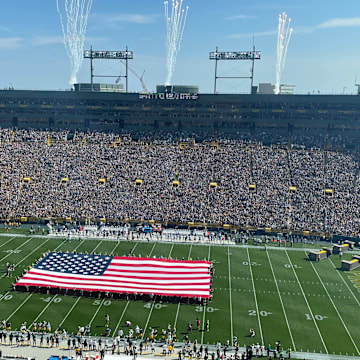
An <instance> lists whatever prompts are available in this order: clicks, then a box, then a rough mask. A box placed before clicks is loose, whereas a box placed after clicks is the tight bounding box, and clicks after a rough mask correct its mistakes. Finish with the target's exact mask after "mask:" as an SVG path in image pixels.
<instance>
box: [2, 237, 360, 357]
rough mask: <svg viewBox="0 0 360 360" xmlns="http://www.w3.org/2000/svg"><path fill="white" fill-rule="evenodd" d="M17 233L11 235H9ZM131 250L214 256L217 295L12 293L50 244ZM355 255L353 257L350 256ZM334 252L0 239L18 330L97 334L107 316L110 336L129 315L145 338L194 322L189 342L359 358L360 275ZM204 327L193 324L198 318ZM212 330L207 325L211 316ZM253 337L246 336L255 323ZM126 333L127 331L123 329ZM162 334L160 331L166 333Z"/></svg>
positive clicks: (7, 313)
mask: <svg viewBox="0 0 360 360" xmlns="http://www.w3.org/2000/svg"><path fill="white" fill-rule="evenodd" d="M9 235H10V234H9ZM130 249H133V254H134V255H136V256H143V257H145V256H147V255H148V256H157V257H160V256H163V257H169V256H171V257H172V258H178V259H182V258H185V259H193V260H195V259H197V258H200V259H210V260H211V261H213V262H214V266H215V278H214V280H213V288H214V297H213V301H212V302H211V303H210V304H209V305H208V306H206V307H203V306H199V305H186V304H173V303H159V302H144V301H141V300H140V301H126V300H110V299H95V298H86V297H84V298H80V297H72V296H61V295H46V294H39V293H22V292H14V291H12V290H11V283H12V282H14V281H15V279H14V277H15V276H19V275H20V274H22V272H23V270H24V268H27V267H28V266H29V265H31V264H32V263H33V262H34V261H35V260H36V259H38V258H39V257H40V256H41V255H42V253H44V252H45V251H47V250H55V251H64V252H65V251H70V252H72V251H74V250H76V251H77V252H78V253H81V252H88V253H90V252H93V251H95V252H96V253H101V254H104V253H106V254H114V255H118V256H122V255H125V254H128V253H129V251H130ZM355 252H356V251H355ZM350 257H351V253H349V254H348V255H346V254H345V255H344V257H343V258H345V259H347V258H350ZM7 262H9V263H14V264H15V265H16V269H15V272H14V275H13V278H7V277H5V270H6V263H7ZM340 262H341V261H340V259H339V257H338V256H333V257H332V258H330V259H325V260H322V261H320V262H317V263H312V262H309V261H307V260H306V253H305V251H304V250H303V249H301V248H296V249H283V248H281V249H280V248H271V249H268V250H265V249H264V247H263V246H261V247H246V246H242V245H239V246H209V245H197V244H193V245H192V244H179V243H154V242H136V243H135V242H126V241H123V242H119V243H118V242H116V241H108V240H81V241H79V240H72V241H69V240H64V239H60V238H52V237H47V238H45V237H43V238H42V237H29V236H0V275H1V279H0V294H1V296H0V314H1V315H0V316H1V319H0V320H2V319H5V320H9V321H10V322H11V324H12V329H13V330H15V329H19V327H20V325H21V323H22V322H23V321H27V324H28V326H30V324H31V323H32V322H34V321H37V322H40V321H44V320H46V321H49V322H50V323H51V325H52V329H53V330H54V329H56V328H57V327H59V326H60V327H62V328H65V329H66V330H67V331H68V332H69V333H75V334H76V332H77V327H78V325H82V326H86V325H87V324H90V325H91V333H92V335H103V334H104V332H105V326H104V325H105V315H106V314H109V316H110V328H111V335H113V334H115V333H117V331H118V330H119V329H120V327H123V326H124V322H125V321H131V323H132V325H133V327H135V326H136V325H139V326H140V327H141V328H142V329H143V330H144V334H145V335H146V336H148V334H149V330H150V328H156V329H158V332H159V334H161V329H163V328H166V327H167V325H168V324H171V325H172V326H176V329H177V341H181V340H182V338H183V335H184V334H185V333H187V327H188V322H191V323H192V324H193V327H194V329H193V331H192V333H189V334H188V335H189V338H190V339H191V340H194V339H197V340H198V342H199V343H205V344H208V343H209V344H214V343H215V342H217V341H218V340H220V341H221V342H222V343H224V342H225V340H226V339H229V340H230V343H231V342H232V338H233V337H234V336H236V337H237V339H238V343H239V345H240V346H243V345H244V344H245V345H248V344H250V343H257V342H259V343H263V344H265V346H267V344H269V343H270V344H271V345H272V347H274V344H275V342H276V341H280V342H281V344H282V347H283V348H284V349H286V348H288V347H289V346H291V348H292V349H293V350H296V351H303V352H317V353H320V352H321V353H323V354H324V353H329V354H342V355H346V354H348V355H349V356H352V355H356V356H360V352H359V349H360V326H359V324H358V323H357V320H356V319H358V320H359V319H360V293H359V292H358V289H357V288H356V287H355V285H356V284H360V280H359V282H357V279H356V277H357V275H358V276H359V279H360V272H359V273H357V272H356V271H355V272H352V273H346V272H342V271H340V270H338V269H337V268H338V267H340ZM197 318H199V319H200V320H201V324H202V325H201V330H200V331H198V330H197V329H196V319H197ZM207 320H209V322H210V330H209V331H202V328H203V325H204V324H205V323H206V321H207ZM250 328H253V329H254V330H255V337H254V338H250V337H249V329H250ZM123 329H124V331H125V332H126V331H127V330H126V328H125V327H123ZM159 337H160V336H159Z"/></svg>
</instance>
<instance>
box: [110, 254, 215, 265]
mask: <svg viewBox="0 0 360 360" xmlns="http://www.w3.org/2000/svg"><path fill="white" fill-rule="evenodd" d="M113 259H114V260H132V261H134V260H140V261H159V262H165V263H166V262H171V263H181V264H208V265H210V264H211V262H210V261H206V260H173V259H159V258H146V257H145V258H144V257H141V258H140V257H131V256H114V257H113Z"/></svg>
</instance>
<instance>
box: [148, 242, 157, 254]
mask: <svg viewBox="0 0 360 360" xmlns="http://www.w3.org/2000/svg"><path fill="white" fill-rule="evenodd" d="M155 245H156V242H154V245H153V247H152V249H151V251H150V254H149V257H150V256H151V254H152V252H153V251H154V248H155Z"/></svg>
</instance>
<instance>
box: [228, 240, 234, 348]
mask: <svg viewBox="0 0 360 360" xmlns="http://www.w3.org/2000/svg"><path fill="white" fill-rule="evenodd" d="M228 268H229V301H230V304H229V308H230V331H231V346H233V345H234V343H233V339H234V325H233V315H232V298H231V272H230V247H229V246H228Z"/></svg>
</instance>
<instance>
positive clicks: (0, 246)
mask: <svg viewBox="0 0 360 360" xmlns="http://www.w3.org/2000/svg"><path fill="white" fill-rule="evenodd" d="M15 238H16V236H14V237H12V238H11V239H10V240H8V241H6V242H4V243H3V244H2V245H0V248H2V247H3V246H5V245H6V244H7V243H9V242H10V241H11V240H14V239H15Z"/></svg>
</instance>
